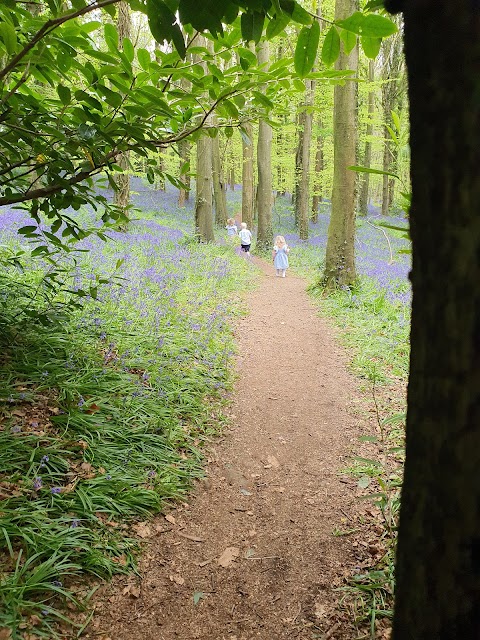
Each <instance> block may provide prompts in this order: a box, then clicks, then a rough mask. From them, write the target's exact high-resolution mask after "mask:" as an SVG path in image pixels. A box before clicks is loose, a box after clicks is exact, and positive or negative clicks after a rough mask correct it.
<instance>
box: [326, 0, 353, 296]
mask: <svg viewBox="0 0 480 640" xmlns="http://www.w3.org/2000/svg"><path fill="white" fill-rule="evenodd" d="M356 9H357V2H356V0H336V6H335V20H341V19H344V18H346V17H347V16H350V15H351V14H352V13H353V12H354V11H355V10H356ZM335 66H336V68H337V69H353V70H355V71H356V70H357V67H358V47H357V46H356V47H354V48H353V50H352V52H351V53H350V55H349V56H347V55H346V54H345V52H344V50H343V43H342V48H341V53H340V56H339V58H338V60H337V63H336V65H335ZM356 113H357V91H356V85H355V83H354V82H347V83H345V85H344V86H340V85H336V86H335V90H334V114H333V139H334V169H333V171H334V173H333V190H332V213H331V216H330V224H329V227H328V238H327V249H326V256H325V274H324V281H325V284H326V285H327V286H329V287H333V286H336V285H340V286H341V285H350V284H352V283H353V282H354V281H355V279H356V271H355V172H354V171H351V170H350V169H348V167H349V166H352V165H354V164H355V157H356V146H357V126H356Z"/></svg>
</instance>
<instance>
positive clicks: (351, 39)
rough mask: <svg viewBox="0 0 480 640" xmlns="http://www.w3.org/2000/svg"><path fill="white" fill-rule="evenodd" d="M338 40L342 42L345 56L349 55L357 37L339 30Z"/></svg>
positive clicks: (349, 32) (350, 32)
mask: <svg viewBox="0 0 480 640" xmlns="http://www.w3.org/2000/svg"><path fill="white" fill-rule="evenodd" d="M340 39H341V41H342V42H343V49H344V51H345V53H346V54H347V56H348V55H350V53H351V52H352V51H353V49H354V48H355V45H356V44H357V36H356V35H355V34H354V33H353V32H352V31H347V30H346V29H340Z"/></svg>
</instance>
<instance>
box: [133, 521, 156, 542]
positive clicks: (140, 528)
mask: <svg viewBox="0 0 480 640" xmlns="http://www.w3.org/2000/svg"><path fill="white" fill-rule="evenodd" d="M132 529H133V530H134V531H135V533H136V534H137V536H140V538H149V537H150V536H151V535H152V530H151V529H150V527H149V526H148V524H147V523H146V522H139V523H137V524H134V525H133V527H132Z"/></svg>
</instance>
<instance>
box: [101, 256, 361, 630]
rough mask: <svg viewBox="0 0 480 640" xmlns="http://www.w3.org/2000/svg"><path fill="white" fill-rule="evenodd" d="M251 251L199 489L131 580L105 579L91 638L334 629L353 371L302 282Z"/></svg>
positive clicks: (343, 558) (353, 430)
mask: <svg viewBox="0 0 480 640" xmlns="http://www.w3.org/2000/svg"><path fill="white" fill-rule="evenodd" d="M255 261H256V263H257V264H258V265H259V266H260V268H261V270H262V271H263V272H264V275H263V277H262V278H261V282H260V285H259V287H258V289H257V290H256V291H254V292H253V293H251V294H250V296H249V303H250V307H251V313H250V315H248V316H247V317H245V318H244V319H242V320H240V321H239V326H238V332H237V335H238V342H239V357H238V371H239V379H238V381H237V384H236V393H235V398H234V405H233V410H232V414H233V415H232V418H233V424H234V426H233V428H232V429H231V431H230V432H229V433H228V434H227V435H226V437H225V438H224V439H222V440H219V441H218V442H217V443H216V445H215V446H214V448H213V449H212V452H211V459H210V464H209V466H208V469H207V473H208V479H207V480H205V481H203V482H202V483H200V486H199V488H198V491H197V494H196V496H192V498H191V500H190V501H189V504H188V505H187V504H185V505H182V506H181V507H180V508H179V509H177V510H175V511H172V512H171V514H170V522H169V521H167V520H165V519H164V518H160V519H158V520H157V524H156V525H152V528H153V529H154V530H155V526H156V534H155V535H154V536H152V537H151V538H150V539H149V540H148V547H147V550H146V552H145V555H144V557H143V560H142V562H141V565H140V568H139V571H140V575H141V579H135V578H131V577H130V578H125V577H124V578H121V579H117V580H116V581H114V582H113V583H112V584H111V585H108V586H107V587H105V588H104V590H103V594H102V595H101V597H100V598H99V603H98V605H97V611H98V614H97V615H96V618H95V622H94V625H93V629H92V631H91V632H90V634H89V636H90V637H96V638H98V637H101V638H104V639H106V638H111V639H112V640H136V639H142V640H172V639H176V638H182V640H197V639H199V640H223V639H230V640H253V639H254V638H255V639H257V638H260V639H261V640H284V639H285V640H287V639H288V640H289V639H292V638H296V639H297V638H298V639H305V640H306V639H308V640H310V639H312V638H315V637H323V634H325V633H326V632H328V631H329V628H330V635H327V637H330V638H332V639H333V640H336V639H338V638H343V637H344V635H343V633H342V632H341V629H338V631H335V630H334V629H331V618H330V617H329V613H330V612H331V610H332V608H333V605H334V601H335V597H336V596H335V594H334V593H333V592H332V588H333V587H335V586H339V585H340V584H341V582H342V579H343V576H344V574H345V573H347V568H348V566H351V564H352V562H353V560H352V557H353V554H352V549H351V548H350V544H351V543H350V542H349V540H348V537H344V536H334V535H332V532H333V531H334V530H335V529H336V528H337V529H342V527H343V528H345V527H346V525H345V518H344V514H345V513H348V512H349V511H350V510H351V509H352V504H353V501H354V495H353V491H352V486H351V484H350V483H344V482H342V478H341V477H340V476H339V473H338V471H339V469H341V468H342V466H344V464H345V462H346V458H347V456H348V454H349V453H350V451H351V443H352V441H353V440H354V439H355V438H356V435H357V434H358V427H357V426H356V425H355V424H354V422H355V420H354V418H353V417H352V415H351V414H350V413H349V411H348V406H349V399H350V397H351V396H352V394H353V393H354V391H355V382H354V380H353V379H352V377H351V376H350V375H349V374H348V373H347V370H346V361H345V356H344V354H343V352H342V350H341V349H340V348H339V347H338V346H337V345H336V344H335V342H334V338H333V332H332V330H331V329H330V328H329V326H328V324H327V323H326V322H325V321H324V320H322V319H321V318H319V317H318V316H317V315H316V312H315V309H314V307H313V305H312V303H311V302H310V300H309V298H308V296H307V294H306V293H305V290H304V289H305V282H304V281H303V280H302V279H300V278H297V277H294V276H291V275H290V274H289V276H287V278H285V279H283V278H277V277H274V275H273V269H272V267H271V266H270V265H266V264H265V263H264V262H262V261H260V260H256V259H255ZM171 516H173V518H172V517H171ZM342 518H343V523H342ZM222 565H225V566H222ZM315 634H317V635H315ZM346 637H348V636H346Z"/></svg>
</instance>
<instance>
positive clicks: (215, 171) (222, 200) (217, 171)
mask: <svg viewBox="0 0 480 640" xmlns="http://www.w3.org/2000/svg"><path fill="white" fill-rule="evenodd" d="M212 181H213V199H214V202H215V224H217V225H218V226H219V227H225V225H226V224H227V194H226V187H227V185H226V183H225V182H224V181H223V171H222V159H221V156H220V140H219V136H218V134H217V135H216V136H215V138H213V139H212Z"/></svg>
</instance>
